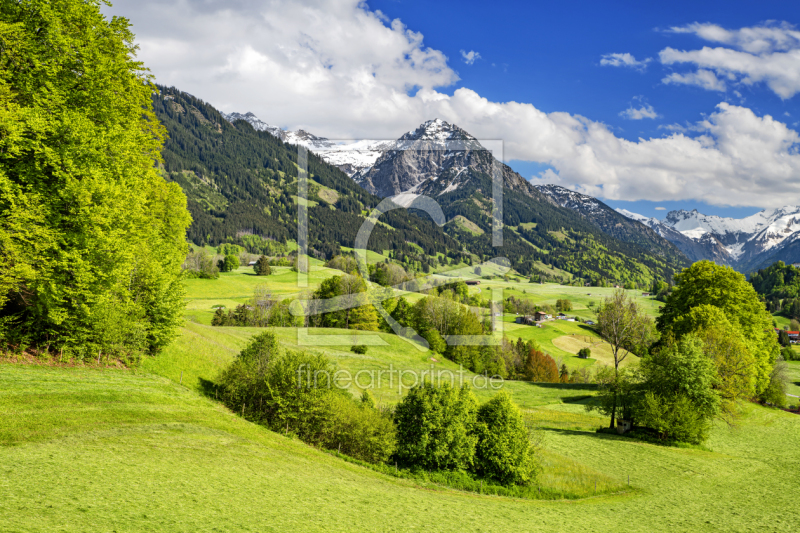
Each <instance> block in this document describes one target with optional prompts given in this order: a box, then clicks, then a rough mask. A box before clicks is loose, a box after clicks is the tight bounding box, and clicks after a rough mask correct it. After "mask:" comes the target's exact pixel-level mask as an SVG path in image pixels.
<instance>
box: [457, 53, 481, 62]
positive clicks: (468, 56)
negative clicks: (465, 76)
mask: <svg viewBox="0 0 800 533" xmlns="http://www.w3.org/2000/svg"><path fill="white" fill-rule="evenodd" d="M461 57H463V58H464V63H466V64H467V65H472V64H473V63H475V61H476V60H478V59H480V58H481V55H480V54H479V53H478V52H476V51H474V50H470V51H469V52H465V51H464V50H461Z"/></svg>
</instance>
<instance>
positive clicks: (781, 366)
mask: <svg viewBox="0 0 800 533" xmlns="http://www.w3.org/2000/svg"><path fill="white" fill-rule="evenodd" d="M788 382H789V376H788V365H787V364H786V362H785V361H784V360H783V359H781V358H778V360H777V361H776V362H775V366H774V367H772V372H770V375H769V384H768V385H767V387H766V388H765V389H764V391H763V392H762V393H761V394H760V396H759V399H760V400H761V401H762V402H764V403H768V404H771V405H774V406H776V407H786V389H787V385H788Z"/></svg>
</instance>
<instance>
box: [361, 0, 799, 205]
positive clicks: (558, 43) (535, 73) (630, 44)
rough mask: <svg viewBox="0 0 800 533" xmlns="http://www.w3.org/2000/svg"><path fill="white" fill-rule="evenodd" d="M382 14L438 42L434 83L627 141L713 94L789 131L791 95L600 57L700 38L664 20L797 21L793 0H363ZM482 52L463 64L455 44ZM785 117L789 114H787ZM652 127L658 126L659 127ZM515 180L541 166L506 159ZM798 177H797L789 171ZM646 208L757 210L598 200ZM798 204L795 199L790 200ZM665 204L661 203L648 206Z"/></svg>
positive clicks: (689, 117)
mask: <svg viewBox="0 0 800 533" xmlns="http://www.w3.org/2000/svg"><path fill="white" fill-rule="evenodd" d="M368 4H369V6H370V7H371V8H373V9H378V10H380V11H382V12H384V13H386V14H387V15H388V17H389V18H396V17H400V18H402V20H403V22H405V23H406V24H408V26H409V27H411V28H414V30H415V31H420V32H422V33H423V34H424V35H425V44H426V45H427V46H430V47H433V48H436V49H439V50H442V51H443V52H444V53H445V54H447V56H448V57H449V58H451V61H453V59H455V60H456V61H453V62H454V63H455V64H456V65H457V66H456V70H457V72H458V75H459V77H460V78H461V79H460V80H459V81H458V82H457V83H456V84H454V85H453V86H452V87H450V88H449V90H448V89H445V90H444V92H449V93H450V94H452V92H453V91H454V90H455V89H457V88H458V87H469V88H471V89H473V90H476V91H477V92H479V93H480V94H481V95H482V96H484V97H487V98H489V99H491V100H495V101H508V100H514V101H521V102H533V103H534V104H535V105H536V107H537V108H539V109H541V110H543V111H545V112H554V111H566V110H568V111H569V112H570V113H576V114H580V115H584V116H586V117H588V118H590V119H592V120H596V121H601V122H603V123H605V124H607V125H609V126H610V127H611V128H613V131H614V133H615V134H616V135H617V136H619V137H623V138H625V139H629V140H632V141H635V140H636V139H638V138H639V137H645V138H649V137H661V136H663V135H665V134H666V133H667V132H668V130H665V129H664V126H669V125H673V124H680V125H683V126H685V125H686V124H687V123H689V124H691V123H695V122H697V121H699V120H702V119H703V117H704V115H707V114H708V113H710V112H711V111H713V109H714V107H715V106H716V105H717V104H718V103H720V102H721V101H728V102H731V103H734V104H743V105H746V106H747V107H749V108H750V109H752V110H753V111H755V112H756V113H758V114H759V115H765V114H769V115H772V116H775V117H780V118H781V119H782V120H785V121H786V122H787V123H788V124H790V125H791V126H793V128H794V129H797V128H798V126H799V125H800V122H799V121H800V96H795V97H793V98H789V99H785V100H784V99H782V98H781V97H780V96H778V95H777V94H775V93H774V92H773V91H770V90H769V89H768V88H765V87H764V86H763V85H755V86H752V87H737V88H736V90H738V91H739V92H740V93H741V97H739V96H736V95H735V94H733V92H732V90H728V91H726V92H725V93H721V92H716V91H707V90H704V89H702V88H699V87H689V86H683V85H681V86H676V85H668V84H665V83H663V82H662V81H661V80H662V79H663V78H664V77H665V76H666V75H668V74H669V73H671V72H674V71H676V70H677V71H682V70H685V69H681V68H675V69H674V68H671V67H669V66H663V65H660V64H657V62H656V61H651V62H648V63H647V65H646V67H645V68H614V67H611V66H602V65H601V59H602V57H603V56H604V55H606V54H613V53H629V54H631V55H633V56H634V57H635V58H636V59H637V60H639V61H642V60H645V59H646V58H657V57H658V54H659V51H661V50H662V49H664V48H665V47H672V48H676V49H696V48H699V47H702V46H705V45H707V43H705V42H704V41H703V40H702V39H700V38H698V37H697V36H695V35H688V34H676V33H671V32H669V31H667V30H668V29H669V28H670V27H674V26H685V25H687V24H690V23H693V22H700V23H704V22H710V23H713V24H717V25H720V26H723V27H727V28H742V27H748V26H754V25H757V24H759V23H763V22H765V21H786V22H789V23H791V24H798V23H800V2H792V1H774V2H773V1H769V2H753V1H741V0H739V1H711V2H697V1H688V2H687V1H672V2H666V3H656V2H630V1H628V2H619V1H616V2H597V1H576V2H513V3H505V4H500V3H487V2H477V1H469V0H468V1H462V2H449V1H440V2H425V1H420V0H372V1H369V2H368ZM462 50H464V51H465V52H469V51H475V52H477V53H478V54H480V58H479V59H476V60H474V62H473V63H472V64H471V65H470V64H467V63H466V62H465V61H464V60H463V56H462V54H461V51H462ZM642 105H650V106H652V108H653V110H654V111H655V112H656V113H657V114H658V117H656V118H654V119H640V120H631V119H629V118H625V117H623V116H621V115H620V113H621V112H624V111H625V110H626V109H628V108H630V107H634V108H640V107H641V106H642ZM787 113H788V114H789V115H791V116H787V115H786V114H787ZM659 126H661V128H659ZM507 162H508V163H509V164H510V165H511V166H512V168H514V169H515V170H516V171H517V172H519V173H520V174H522V175H523V176H525V177H530V176H531V175H534V174H538V173H539V172H541V171H542V170H544V169H546V168H548V167H549V165H546V164H542V163H536V162H527V161H520V160H511V161H507ZM798 179H800V176H798ZM605 201H606V202H607V203H608V204H609V205H611V206H612V207H621V208H624V209H629V210H631V211H635V212H639V213H641V214H643V215H646V216H652V217H657V218H664V216H665V215H666V213H667V212H668V211H669V210H672V209H689V210H691V209H695V208H696V209H698V210H699V211H701V212H703V213H705V214H714V215H719V216H732V217H737V218H738V217H745V216H749V215H752V214H754V213H756V212H758V211H760V210H761V208H760V207H752V206H737V207H730V206H725V205H710V204H709V203H707V202H703V201H698V200H694V199H686V200H680V201H642V200H640V201H622V200H608V199H606V200H605ZM791 201H793V202H795V203H800V198H798V199H793V200H791ZM657 207H664V208H665V209H656V208H657Z"/></svg>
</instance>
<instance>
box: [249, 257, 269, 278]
mask: <svg viewBox="0 0 800 533" xmlns="http://www.w3.org/2000/svg"><path fill="white" fill-rule="evenodd" d="M253 270H255V272H256V275H257V276H269V275H270V274H272V268H270V266H269V259H268V258H267V256H265V255H262V256H261V257H259V258H258V261H256V264H255V265H253Z"/></svg>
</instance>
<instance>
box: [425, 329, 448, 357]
mask: <svg viewBox="0 0 800 533" xmlns="http://www.w3.org/2000/svg"><path fill="white" fill-rule="evenodd" d="M420 336H421V337H422V338H423V339H425V340H426V341H428V346H430V349H431V350H432V351H434V352H436V353H439V354H441V353H444V352H445V350H447V342H445V340H444V339H443V338H442V336H441V335H439V332H438V331H436V330H435V329H433V328H428V329H426V330H425V331H422V332H421V333H420Z"/></svg>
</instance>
